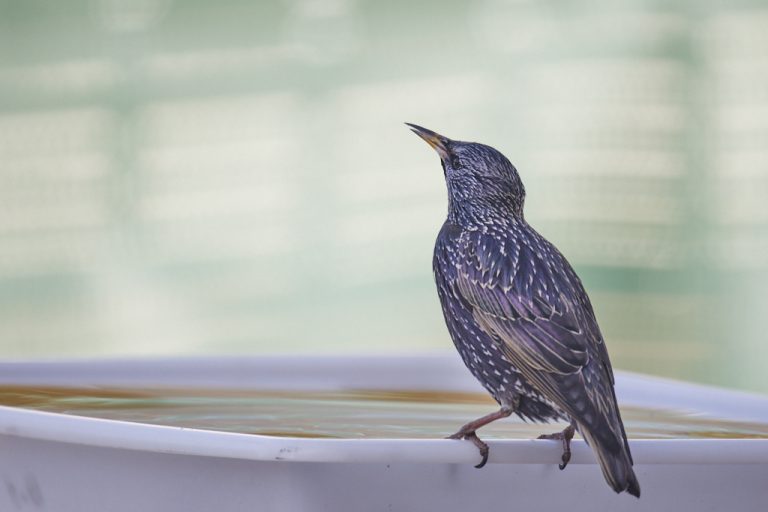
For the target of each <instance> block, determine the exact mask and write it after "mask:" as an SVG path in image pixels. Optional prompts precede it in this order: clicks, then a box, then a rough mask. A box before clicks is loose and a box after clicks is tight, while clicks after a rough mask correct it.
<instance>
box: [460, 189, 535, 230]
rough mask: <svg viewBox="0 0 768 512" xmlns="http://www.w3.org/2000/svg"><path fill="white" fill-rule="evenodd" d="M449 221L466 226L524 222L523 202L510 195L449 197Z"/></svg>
mask: <svg viewBox="0 0 768 512" xmlns="http://www.w3.org/2000/svg"><path fill="white" fill-rule="evenodd" d="M448 222H450V223H451V224H456V225H459V226H462V227H465V228H478V227H482V226H486V225H488V224H502V223H503V224H506V223H509V222H524V218H523V204H522V201H517V200H515V199H514V198H511V197H509V196H503V197H498V196H483V197H471V198H462V197H449V199H448Z"/></svg>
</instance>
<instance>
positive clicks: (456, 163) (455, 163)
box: [451, 156, 461, 169]
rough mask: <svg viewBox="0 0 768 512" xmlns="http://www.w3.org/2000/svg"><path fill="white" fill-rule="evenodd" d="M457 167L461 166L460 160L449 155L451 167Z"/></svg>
mask: <svg viewBox="0 0 768 512" xmlns="http://www.w3.org/2000/svg"><path fill="white" fill-rule="evenodd" d="M459 167H461V161H460V160H459V159H458V158H457V157H455V156H453V157H451V169H458V168H459Z"/></svg>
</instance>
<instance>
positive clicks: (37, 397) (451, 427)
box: [0, 386, 768, 439]
mask: <svg viewBox="0 0 768 512" xmlns="http://www.w3.org/2000/svg"><path fill="white" fill-rule="evenodd" d="M0 404H1V405H11V406H16V407H25V408H28V409H35V410H40V411H48V412H57V413H64V414H71V415H76V416H89V417H94V418H105V419H112V420H122V421H131V422H139V423H150V424H154V425H168V426H177V427H186V428H198V429H207V430H217V431H224V432H240V433H248V434H262V435H275V436H290V437H328V438H422V439H428V438H441V437H445V436H446V435H449V434H451V433H453V432H455V431H456V430H457V429H458V428H459V427H460V426H461V425H463V424H464V423H466V422H467V421H469V420H472V419H475V418H477V417H480V416H482V415H484V414H487V413H489V412H491V411H493V410H495V408H496V404H495V403H494V402H492V401H491V400H490V398H488V397H487V396H485V395H483V394H479V393H478V394H474V393H445V392H439V393H438V392H427V391H397V392H393V391H380V390H376V391H374V390H346V391H336V392H317V391H306V392H296V391H290V392H288V391H259V390H244V389H220V390H211V389H189V388H183V389H182V388H179V389H167V388H163V389H108V388H97V387H93V388H62V387H45V388H39V387H35V388H32V387H19V386H0ZM622 414H623V417H624V422H625V425H626V428H627V432H628V434H629V436H630V437H632V438H647V439H665V438H768V425H766V424H760V423H748V422H735V421H728V420H722V419H711V418H702V417H699V416H697V415H695V414H692V413H689V412H686V411H669V410H658V409H648V408H640V407H624V408H622ZM561 428H562V426H561V425H554V424H553V425H540V424H531V423H525V422H523V421H521V420H520V419H518V418H517V417H513V418H509V419H507V420H502V421H497V422H495V423H492V424H491V425H488V426H487V427H484V428H483V429H482V435H483V437H485V438H489V439H494V438H496V439H531V438H535V437H537V436H538V435H539V434H542V433H546V432H554V431H557V430H560V429H561Z"/></svg>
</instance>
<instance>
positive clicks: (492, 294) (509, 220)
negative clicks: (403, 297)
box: [409, 124, 640, 497]
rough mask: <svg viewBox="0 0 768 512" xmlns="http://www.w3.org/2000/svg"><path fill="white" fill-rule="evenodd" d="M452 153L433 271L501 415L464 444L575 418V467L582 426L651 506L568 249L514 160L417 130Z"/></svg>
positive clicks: (606, 466) (447, 157) (606, 469)
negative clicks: (508, 429)
mask: <svg viewBox="0 0 768 512" xmlns="http://www.w3.org/2000/svg"><path fill="white" fill-rule="evenodd" d="M409 126H410V127H411V129H412V130H413V131H414V132H415V133H416V134H417V135H419V136H420V137H422V138H423V139H424V140H425V141H427V143H429V145H430V146H432V147H433V148H434V149H435V150H436V151H437V152H438V154H439V155H440V159H441V162H442V166H443V172H444V174H445V181H446V184H447V187H448V218H447V219H446V221H445V223H444V224H443V227H442V229H441V230H440V234H439V235H438V237H437V242H436V244H435V252H434V259H433V270H434V274H435V281H436V283H437V290H438V295H439V297H440V302H441V305H442V309H443V314H444V316H445V321H446V324H447V326H448V331H449V332H450V335H451V338H452V339H453V342H454V344H455V345H456V348H457V349H458V351H459V353H460V354H461V357H462V359H463V360H464V363H465V364H466V365H467V367H468V368H469V370H470V371H471V372H472V374H473V375H474V376H475V377H476V378H477V379H478V380H479V381H480V382H481V383H482V385H483V386H484V387H485V388H486V389H487V390H488V392H489V393H490V394H491V395H492V396H493V398H494V399H495V400H496V401H497V402H498V403H499V404H500V405H501V409H500V411H499V412H497V413H493V414H490V415H488V416H486V417H483V418H480V419H478V420H476V421H474V422H471V423H468V424H467V425H465V426H464V427H463V428H462V429H461V430H459V432H457V433H456V434H454V436H452V437H454V438H464V439H469V440H472V441H473V442H474V443H475V444H476V445H477V446H478V447H479V448H480V450H481V454H482V455H483V462H482V463H481V464H480V466H482V465H483V464H484V463H485V460H486V459H487V450H488V448H487V446H486V445H485V443H483V442H482V441H480V439H479V438H478V437H477V435H476V434H475V430H476V429H478V428H480V427H481V426H483V425H485V424H487V423H489V422H490V421H493V420H495V419H498V418H501V417H505V416H509V415H510V414H511V413H513V412H514V413H515V414H517V415H518V416H520V417H521V418H523V419H530V420H533V421H537V422H548V421H550V420H558V419H565V420H567V421H570V422H571V425H572V426H571V427H569V428H567V429H566V430H565V431H564V432H563V433H561V434H556V435H552V436H546V437H549V438H557V439H562V440H563V444H564V453H563V464H561V468H564V467H565V465H566V464H567V462H568V460H569V458H570V450H569V442H570V437H572V436H573V429H574V428H575V429H576V430H577V431H578V432H579V433H580V434H581V435H582V436H583V437H584V438H585V439H586V441H587V442H588V443H589V445H590V446H591V447H592V449H593V450H594V452H595V454H596V456H597V459H598V461H599V463H600V466H601V468H602V471H603V475H604V476H605V479H606V480H607V482H608V483H609V484H610V486H611V487H612V488H613V489H614V490H615V491H616V492H622V491H627V492H628V493H630V494H632V495H634V496H638V497H639V496H640V486H639V484H638V481H637V478H636V477H635V474H634V471H633V469H632V464H633V463H632V455H631V454H630V450H629V444H628V443H627V436H626V433H625V432H624V425H623V423H622V421H621V415H620V414H619V408H618V405H617V403H616V395H615V393H614V389H613V386H614V379H613V370H612V368H611V362H610V360H609V358H608V351H607V349H606V346H605V342H604V340H603V336H602V334H601V333H600V328H599V327H598V325H597V320H596V319H595V314H594V311H593V310H592V305H591V303H590V301H589V297H588V296H587V293H586V292H585V291H584V287H583V286H582V284H581V280H580V279H579V277H578V276H577V275H576V273H575V272H574V270H573V268H572V267H571V265H570V264H569V263H568V261H567V260H566V259H565V257H564V256H563V255H562V254H561V253H560V251H558V250H557V248H556V247H555V246H554V245H552V244H551V243H550V242H548V241H547V240H546V239H545V238H544V237H542V236H541V235H540V234H539V233H537V232H536V231H535V230H534V229H533V228H532V227H531V226H530V225H529V224H528V223H527V222H526V221H525V218H524V216H523V204H524V201H525V188H524V187H523V183H522V181H521V180H520V176H519V175H518V173H517V170H516V169H515V167H514V166H513V165H512V164H511V163H510V162H509V160H507V158H506V157H504V155H502V154H501V153H499V152H498V151H497V150H495V149H493V148H491V147H489V146H485V145H483V144H477V143H469V142H461V141H454V140H451V139H448V138H446V137H443V136H442V135H439V134H437V133H435V132H432V131H430V130H427V129H425V128H421V127H419V126H416V125H411V124H409Z"/></svg>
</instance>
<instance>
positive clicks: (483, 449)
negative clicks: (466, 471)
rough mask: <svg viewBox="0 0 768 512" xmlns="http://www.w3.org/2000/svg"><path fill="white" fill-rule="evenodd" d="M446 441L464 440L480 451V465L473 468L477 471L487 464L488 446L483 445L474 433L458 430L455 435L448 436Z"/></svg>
mask: <svg viewBox="0 0 768 512" xmlns="http://www.w3.org/2000/svg"><path fill="white" fill-rule="evenodd" d="M446 439H464V440H466V441H472V444H474V445H475V446H477V449H478V450H479V451H480V456H481V457H482V460H481V461H480V464H478V465H477V466H475V467H476V468H477V469H480V468H482V467H483V466H485V464H486V463H487V462H488V453H489V450H488V445H487V444H485V443H484V442H483V441H482V439H480V438H479V437H477V434H476V433H475V432H464V431H462V430H459V431H458V432H456V433H455V434H453V435H450V436H448V437H447V438H446Z"/></svg>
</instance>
